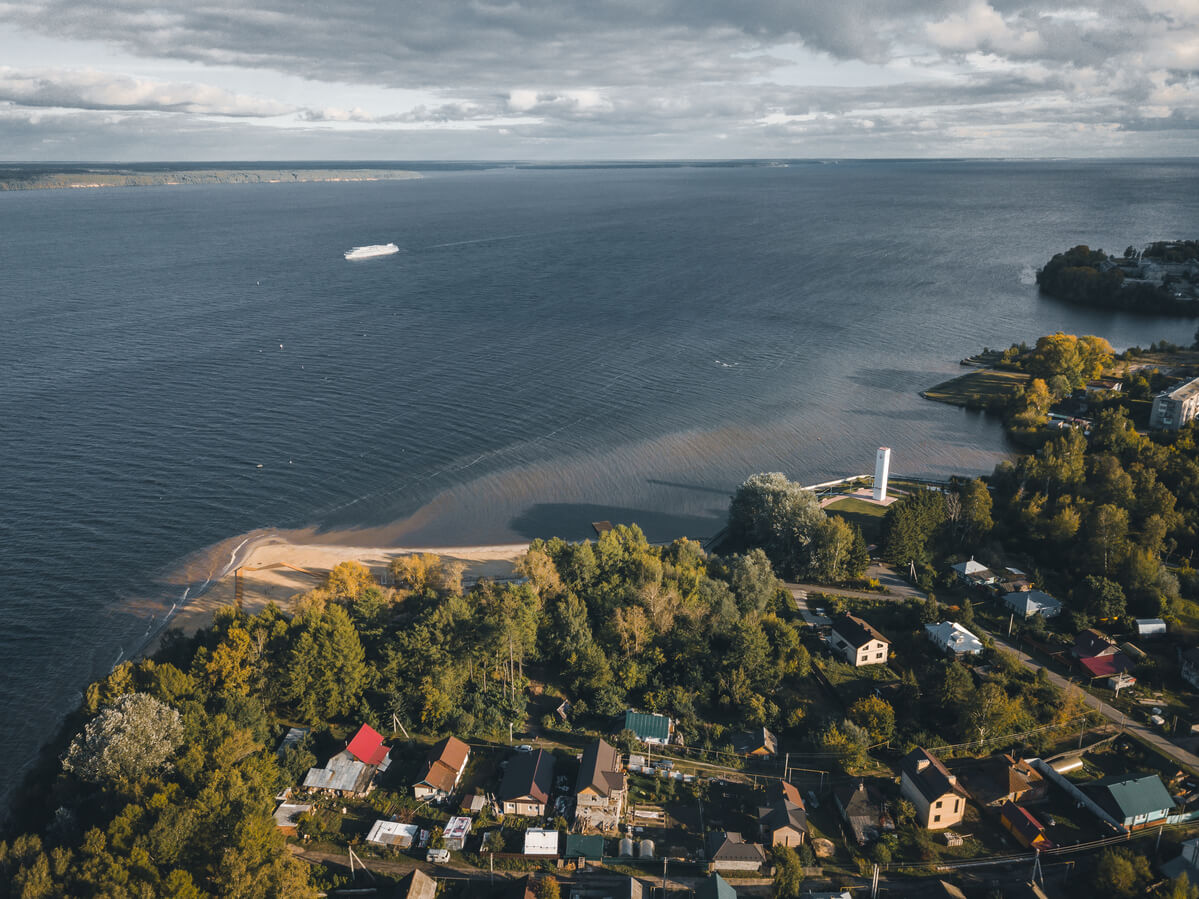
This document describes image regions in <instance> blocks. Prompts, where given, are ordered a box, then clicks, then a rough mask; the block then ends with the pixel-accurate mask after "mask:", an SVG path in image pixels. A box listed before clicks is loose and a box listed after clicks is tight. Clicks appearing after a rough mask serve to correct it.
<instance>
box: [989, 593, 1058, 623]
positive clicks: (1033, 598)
mask: <svg viewBox="0 0 1199 899" xmlns="http://www.w3.org/2000/svg"><path fill="white" fill-rule="evenodd" d="M1003 601H1004V604H1005V605H1007V607H1008V608H1009V609H1011V610H1012V611H1013V612H1015V613H1016V614H1017V615H1019V616H1020V617H1021V618H1031V617H1032V616H1033V615H1040V616H1041V617H1042V618H1052V617H1054V616H1055V615H1058V614H1060V613H1061V611H1062V604H1061V603H1060V602H1059V601H1058V600H1056V599H1054V598H1053V597H1052V596H1050V595H1049V594H1048V593H1046V592H1045V591H1043V590H1016V591H1013V592H1012V593H1007V594H1005V595H1004V597H1003Z"/></svg>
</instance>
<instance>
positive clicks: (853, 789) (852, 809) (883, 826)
mask: <svg viewBox="0 0 1199 899" xmlns="http://www.w3.org/2000/svg"><path fill="white" fill-rule="evenodd" d="M833 799H834V801H836V803H837V809H838V811H840V812H841V817H842V818H844V819H845V823H846V824H848V825H849V829H850V831H852V832H853V836H854V839H855V840H857V841H858V845H859V846H865V845H866V844H867V843H873V842H874V841H875V840H877V839H878V838H879V834H880V833H882V832H883V831H892V830H894V829H895V824H894V822H892V820H891V818H890V817H889V816H888V815H887V813H886V810H885V808H884V806H883V797H882V794H881V793H879V791H878V790H876V789H875V788H874V787H873V786H870V785H867V784H866V782H865V781H861V780H860V781H858V782H857V783H856V784H845V785H843V786H840V787H837V788H836V789H835V790H833Z"/></svg>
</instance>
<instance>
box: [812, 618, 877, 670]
mask: <svg viewBox="0 0 1199 899" xmlns="http://www.w3.org/2000/svg"><path fill="white" fill-rule="evenodd" d="M828 645H829V647H830V648H831V649H832V650H833V651H834V652H836V653H838V654H839V655H841V656H842V657H844V659H845V661H847V662H849V664H851V665H853V666H854V667H855V668H857V667H860V666H862V665H885V664H886V663H887V652H888V650H889V648H890V646H891V641H890V640H888V639H887V638H886V637H884V636H883V635H882V634H880V633H879V632H878V631H876V630H875V629H874V628H873V627H871V626H870V625H869V624H868V623H866V622H865V621H863V620H862V619H861V618H858V617H857V616H855V615H841V616H839V617H838V618H837V619H836V620H835V621H834V622H833V626H832V632H831V633H830V634H829V637H828Z"/></svg>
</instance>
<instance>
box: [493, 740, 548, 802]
mask: <svg viewBox="0 0 1199 899" xmlns="http://www.w3.org/2000/svg"><path fill="white" fill-rule="evenodd" d="M553 784H554V757H553V756H552V755H550V754H549V753H548V752H546V751H545V750H544V749H534V750H533V751H532V752H518V753H515V754H514V755H513V757H512V759H511V761H510V762H509V764H508V770H507V771H505V772H504V779H503V780H502V781H501V782H500V792H499V797H500V799H501V801H504V802H510V801H512V800H514V799H522V798H524V797H525V796H529V797H531V798H532V799H534V800H536V801H537V802H547V801H548V800H549V798H550V788H551V787H552V786H553Z"/></svg>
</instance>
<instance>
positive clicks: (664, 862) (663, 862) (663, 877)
mask: <svg viewBox="0 0 1199 899" xmlns="http://www.w3.org/2000/svg"><path fill="white" fill-rule="evenodd" d="M666 862H667V859H666V858H665V857H663V859H662V895H663V897H665V896H666Z"/></svg>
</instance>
